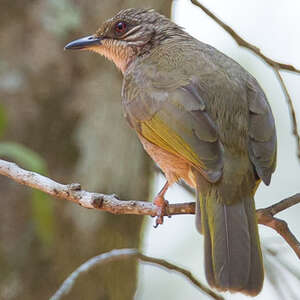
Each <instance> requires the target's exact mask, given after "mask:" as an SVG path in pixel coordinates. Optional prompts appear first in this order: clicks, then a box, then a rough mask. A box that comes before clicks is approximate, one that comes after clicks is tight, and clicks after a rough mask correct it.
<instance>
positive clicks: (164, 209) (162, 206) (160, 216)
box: [153, 194, 171, 228]
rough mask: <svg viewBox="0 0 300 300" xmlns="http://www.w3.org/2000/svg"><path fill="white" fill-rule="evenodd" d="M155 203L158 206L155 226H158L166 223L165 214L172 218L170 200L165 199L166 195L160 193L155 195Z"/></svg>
mask: <svg viewBox="0 0 300 300" xmlns="http://www.w3.org/2000/svg"><path fill="white" fill-rule="evenodd" d="M153 203H154V205H156V207H157V213H156V220H155V225H154V228H157V226H158V225H161V224H163V223H164V216H168V217H169V218H171V215H170V213H169V202H168V201H167V200H165V198H164V196H162V195H160V194H158V195H157V196H156V197H155V199H154V201H153Z"/></svg>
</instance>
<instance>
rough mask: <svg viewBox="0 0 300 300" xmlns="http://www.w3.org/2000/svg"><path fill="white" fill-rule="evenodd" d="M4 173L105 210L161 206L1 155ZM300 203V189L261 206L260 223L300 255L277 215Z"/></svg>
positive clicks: (188, 210)
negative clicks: (68, 180) (65, 180)
mask: <svg viewBox="0 0 300 300" xmlns="http://www.w3.org/2000/svg"><path fill="white" fill-rule="evenodd" d="M0 174H2V175H4V176H6V177H9V178H11V179H12V180H14V181H16V182H18V183H20V184H23V185H26V186H29V187H32V188H35V189H38V190H40V191H43V192H45V193H47V194H49V195H52V196H54V197H56V198H60V199H65V200H69V201H72V202H75V203H78V204H79V205H81V206H83V207H85V208H93V209H99V210H104V211H107V212H110V213H113V214H134V215H150V216H153V217H154V216H156V215H157V212H158V211H157V207H156V206H155V205H153V204H152V203H150V202H145V201H136V200H127V201H126V200H120V199H118V197H117V196H116V195H106V194H101V193H90V192H87V191H84V190H82V189H81V186H80V184H78V183H73V184H68V185H64V184H61V183H58V182H56V181H54V180H52V179H50V178H48V177H45V176H42V175H40V174H38V173H35V172H30V171H27V170H24V169H22V168H20V167H19V166H17V165H16V164H15V163H12V162H8V161H5V160H1V159H0ZM298 203H300V193H298V194H295V195H294V196H291V197H289V198H286V199H284V200H282V201H280V202H278V203H276V204H274V205H272V206H270V207H267V208H263V209H259V210H257V221H258V223H259V224H263V225H265V226H268V227H271V228H273V229H274V230H276V231H277V232H278V233H279V234H280V235H281V236H282V237H283V238H284V239H285V240H286V242H287V243H288V244H289V245H290V246H291V248H292V249H293V250H294V252H295V253H296V255H297V256H298V257H299V259H300V243H299V241H298V240H297V238H296V237H295V236H294V235H293V234H292V232H291V231H290V230H289V227H288V225H287V223H286V222H285V221H283V220H280V219H278V218H275V217H274V216H275V215H276V214H277V213H279V212H280V211H282V210H285V209H287V208H289V207H291V206H293V205H296V204H298ZM169 214H170V215H179V214H195V203H194V202H190V203H177V204H170V205H169Z"/></svg>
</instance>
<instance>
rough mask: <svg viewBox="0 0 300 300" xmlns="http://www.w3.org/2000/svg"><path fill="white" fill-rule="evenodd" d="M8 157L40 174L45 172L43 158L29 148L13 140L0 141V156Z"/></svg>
mask: <svg viewBox="0 0 300 300" xmlns="http://www.w3.org/2000/svg"><path fill="white" fill-rule="evenodd" d="M3 156H5V157H8V158H11V159H13V160H14V161H16V162H17V163H19V164H20V165H22V166H23V167H24V168H26V169H29V170H31V171H33V172H38V173H41V174H46V173H47V168H46V162H45V160H44V159H43V158H42V157H41V156H40V155H39V154H37V153H36V152H34V151H32V150H30V149H29V148H27V147H25V146H23V145H20V144H18V143H13V142H2V143H0V157H3Z"/></svg>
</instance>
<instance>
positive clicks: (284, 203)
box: [256, 193, 300, 259]
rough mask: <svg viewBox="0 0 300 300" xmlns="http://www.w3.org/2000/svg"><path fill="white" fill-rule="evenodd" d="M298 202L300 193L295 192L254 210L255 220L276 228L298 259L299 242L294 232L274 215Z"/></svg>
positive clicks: (299, 252)
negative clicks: (265, 206)
mask: <svg viewBox="0 0 300 300" xmlns="http://www.w3.org/2000/svg"><path fill="white" fill-rule="evenodd" d="M298 203H300V193H298V194H295V195H293V196H291V197H289V198H286V199H283V200H281V201H280V202H278V203H275V204H273V205H271V206H269V207H267V208H262V209H258V210H257V211H256V216H257V221H258V223H259V224H262V225H265V226H268V227H271V228H273V229H274V230H276V231H277V232H278V233H279V234H280V235H281V236H282V237H283V238H284V239H285V241H286V242H287V243H288V244H289V245H290V247H291V248H292V249H293V250H294V252H295V253H296V255H297V256H298V258H299V259H300V243H299V241H298V240H297V238H296V237H295V236H294V234H293V233H292V232H291V231H290V229H289V227H288V224H287V223H286V222H285V221H284V220H281V219H278V218H275V217H274V216H275V215H276V214H277V213H279V212H281V211H283V210H285V209H287V208H289V207H291V206H294V205H296V204H298Z"/></svg>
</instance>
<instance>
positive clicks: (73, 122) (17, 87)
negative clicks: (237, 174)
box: [0, 0, 300, 300]
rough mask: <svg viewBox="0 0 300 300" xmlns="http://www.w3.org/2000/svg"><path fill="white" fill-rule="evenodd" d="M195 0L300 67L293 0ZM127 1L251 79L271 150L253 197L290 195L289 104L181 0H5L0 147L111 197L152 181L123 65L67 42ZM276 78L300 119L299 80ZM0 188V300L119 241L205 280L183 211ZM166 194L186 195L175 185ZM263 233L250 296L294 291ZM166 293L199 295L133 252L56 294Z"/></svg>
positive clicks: (48, 282)
mask: <svg viewBox="0 0 300 300" xmlns="http://www.w3.org/2000/svg"><path fill="white" fill-rule="evenodd" d="M202 3H203V4H205V5H207V6H208V7H209V8H210V9H212V10H213V11H214V12H216V14H217V15H218V16H219V17H221V18H222V19H223V20H224V21H226V22H227V23H229V24H230V25H231V26H233V27H234V28H235V29H236V30H237V31H238V32H239V33H240V34H241V35H242V36H243V37H245V38H246V39H247V40H249V41H250V42H252V43H254V44H256V45H257V46H259V47H260V48H261V49H263V51H264V52H265V53H266V54H267V55H269V56H270V57H272V58H274V59H278V60H281V61H283V62H287V63H293V64H294V65H295V66H297V64H298V68H299V67H300V61H299V54H298V53H299V50H300V42H299V36H300V31H299V28H300V26H299V20H298V18H297V11H298V12H299V10H300V5H299V4H297V3H296V2H295V1H292V0H289V1H287V2H285V3H284V4H283V3H281V1H279V0H276V1H271V0H268V1H264V3H261V2H260V1H259V0H255V1H251V2H250V1H249V2H248V3H246V2H243V5H242V4H241V2H240V1H237V0H230V1H226V3H225V2H224V3H223V2H220V1H217V0H214V1H208V0H206V1H202ZM127 7H153V8H155V9H156V10H158V11H159V12H161V13H163V14H165V15H167V16H172V18H173V19H174V20H175V21H176V22H177V23H179V24H180V25H181V26H183V27H185V28H186V29H187V30H188V31H189V32H190V33H191V34H192V35H194V36H196V37H197V38H199V39H201V40H202V41H204V42H207V43H209V44H211V45H213V46H215V47H216V48H218V49H219V50H221V51H223V52H225V53H226V54H228V55H229V56H231V57H233V58H234V59H235V60H237V61H238V62H239V63H240V64H242V65H243V66H244V67H245V68H246V69H247V70H249V71H250V72H251V73H252V74H253V75H254V76H255V77H256V78H257V79H258V81H259V82H260V84H261V85H262V87H263V88H264V90H265V92H266V94H267V96H268V99H269V100H270V103H271V106H272V109H273V112H274V115H275V119H276V124H277V129H278V140H279V154H278V168H277V171H276V174H275V176H274V178H273V182H272V185H271V186H270V187H269V188H266V187H264V186H262V187H261V188H260V190H259V192H258V195H257V206H258V207H264V206H266V205H269V204H271V203H274V202H275V201H278V200H281V199H282V198H284V197H287V196H290V195H292V194H293V193H296V192H299V191H300V184H299V178H300V176H299V161H297V159H296V155H295V142H294V138H293V137H292V135H291V128H290V121H289V115H288V110H287V107H286V105H285V100H284V97H283V94H282V92H281V90H280V88H279V85H278V82H277V81H276V78H275V76H274V74H273V72H272V70H270V69H269V68H268V67H267V66H266V65H265V64H264V63H262V62H261V61H260V60H259V59H258V58H256V57H255V56H253V55H252V54H250V53H249V52H248V51H246V50H242V49H240V48H238V47H237V46H236V45H235V43H234V42H233V41H232V39H231V38H230V37H229V36H228V35H227V34H226V33H225V32H224V31H223V30H222V29H221V28H220V27H218V26H217V25H216V24H215V23H214V22H213V21H212V20H211V19H209V18H208V17H207V16H206V15H205V14H204V13H203V12H202V11H200V10H199V9H197V8H196V7H194V6H192V5H191V4H190V1H188V0H180V1H155V0H145V1H133V0H132V1H130V0H125V1H115V0H110V1H107V0H103V1H99V0H98V1H95V0H88V1H79V0H24V1H22V2H21V1H10V0H1V3H0V26H1V30H0V40H1V46H0V157H1V158H4V159H7V160H11V161H16V162H18V163H19V164H20V165H21V166H22V167H24V168H27V169H30V170H33V171H36V172H39V173H42V174H45V175H47V176H49V177H51V178H53V179H54V180H57V181H59V182H62V183H71V182H80V183H81V184H82V186H83V188H84V189H87V190H90V191H99V192H102V193H116V194H117V195H118V196H119V197H120V198H121V199H139V200H143V199H148V198H149V196H151V195H152V194H153V193H155V192H156V191H157V190H158V189H159V188H160V187H161V185H162V184H163V178H162V176H154V175H153V173H154V172H153V164H152V162H150V160H149V159H148V157H147V155H146V154H145V152H144V151H143V150H142V147H141V145H140V144H139V142H138V140H137V138H136V136H135V134H134V132H132V131H131V129H130V128H129V127H128V125H127V124H126V121H125V120H124V119H123V116H122V109H121V105H120V91H121V80H122V76H121V74H120V72H119V71H118V70H117V69H116V68H115V66H113V65H112V64H111V63H110V62H108V61H107V60H105V59H103V58H101V57H100V56H98V55H91V54H90V53H70V52H65V51H63V47H64V45H65V44H66V43H67V42H69V41H71V40H73V39H75V38H78V37H81V36H84V35H87V34H91V33H93V32H95V30H96V29H97V26H99V25H100V24H101V23H102V22H103V21H104V20H105V19H107V18H109V17H111V16H112V15H114V14H115V13H116V12H117V11H119V10H120V9H122V8H127ZM297 22H298V23H297ZM283 75H284V78H285V80H286V82H287V86H288V88H289V91H290V93H291V95H292V97H293V99H295V106H296V110H297V112H298V114H299V115H300V104H299V101H298V102H297V99H299V97H300V84H299V76H296V75H294V74H288V73H284V74H283ZM153 179H154V180H153ZM0 191H1V210H0V224H1V226H0V270H1V271H0V299H5V300H7V299H12V300H14V299H24V300H27V299H47V298H49V297H50V296H51V295H52V294H53V293H54V292H55V290H56V289H57V288H58V287H59V285H60V284H61V283H62V281H63V280H64V279H65V278H66V277H67V276H68V275H69V274H70V273H71V272H72V271H73V270H74V269H75V268H76V267H78V266H79V265H80V264H81V263H83V262H85V261H86V260H87V259H88V258H90V257H92V256H95V255H97V254H99V253H103V252H105V251H108V250H111V249H114V248H123V247H136V248H140V249H141V250H142V251H143V252H145V253H147V254H150V255H155V256H157V257H162V258H166V259H169V260H171V261H173V262H175V263H177V264H178V265H181V266H185V267H186V268H187V269H189V270H192V271H193V272H195V274H196V275H197V276H198V277H200V278H201V279H202V280H204V276H203V269H204V268H203V265H202V261H203V260H202V246H203V245H202V242H203V241H202V237H199V235H198V234H197V233H196V230H195V228H194V218H193V217H192V216H180V217H173V218H172V219H171V220H166V222H165V223H166V224H164V226H161V227H160V228H159V229H157V230H154V229H153V228H152V225H153V224H152V223H153V220H152V219H150V218H146V219H145V221H144V222H143V220H144V219H143V218H142V217H138V216H113V215H110V214H108V213H101V212H98V211H92V210H86V209H83V208H81V207H79V206H77V205H74V204H72V203H67V202H66V201H60V200H55V199H52V198H50V197H47V196H45V195H44V194H42V193H40V192H36V191H32V190H31V189H29V188H26V187H23V186H20V185H18V184H15V183H14V182H12V181H11V180H9V179H6V178H4V177H1V178H0ZM167 198H168V199H170V200H171V201H177V202H182V201H193V199H192V198H191V196H190V195H188V194H186V193H185V192H184V191H183V190H182V189H180V188H178V187H174V188H172V189H171V190H170V192H168V194H167ZM299 213H300V209H299V208H297V207H294V208H292V209H290V210H289V211H287V212H284V213H282V214H281V215H280V216H282V217H284V218H285V219H286V220H287V221H288V222H289V225H290V227H291V228H292V230H293V232H294V233H295V234H296V235H297V236H298V237H299V238H300V222H299V218H298V216H299ZM261 236H262V240H263V245H264V247H265V251H264V252H265V265H266V271H267V276H268V277H267V280H266V284H265V288H264V290H263V293H262V294H261V295H260V296H258V297H257V299H274V298H276V297H277V298H278V299H300V297H299V296H298V293H297V286H298V287H299V284H300V283H299V278H300V266H299V262H298V261H297V259H296V257H295V255H294V254H293V253H292V251H291V250H290V249H289V248H288V246H287V245H285V244H284V243H283V242H282V240H281V238H279V237H278V235H276V234H275V233H273V232H272V231H271V230H269V229H263V230H261ZM272 251H273V252H272ZM270 253H272V255H271V254H270ZM297 264H298V265H297ZM289 269H290V270H289ZM279 274H281V275H279ZM283 279H284V280H283ZM286 281H288V282H289V286H290V288H288V289H287V286H286ZM282 282H284V283H285V285H282V284H281V283H282ZM167 297H172V299H174V300H177V299H178V300H179V299H183V298H184V299H208V298H207V297H206V296H203V295H202V294H200V293H199V291H198V290H196V289H195V288H194V287H193V286H192V285H191V284H189V283H188V282H186V281H185V280H184V279H183V278H181V277H180V276H177V275H171V274H168V273H166V272H165V271H164V270H160V269H153V267H151V266H140V265H137V263H136V261H135V260H126V261H118V262H115V263H110V264H109V265H105V266H101V267H97V268H96V269H94V270H93V271H91V272H89V273H88V274H85V275H83V276H82V277H80V279H79V281H78V282H77V283H76V285H75V287H74V289H73V290H72V291H71V292H70V293H69V294H68V295H67V296H65V297H64V298H63V299H99V300H106V299H113V300H127V299H128V300H129V299H133V298H135V299H143V300H148V299H154V298H156V299H166V298H167ZM226 297H227V298H226V299H243V296H240V295H234V296H231V295H226Z"/></svg>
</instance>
